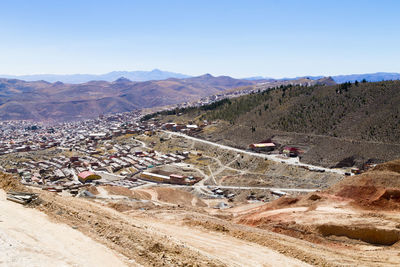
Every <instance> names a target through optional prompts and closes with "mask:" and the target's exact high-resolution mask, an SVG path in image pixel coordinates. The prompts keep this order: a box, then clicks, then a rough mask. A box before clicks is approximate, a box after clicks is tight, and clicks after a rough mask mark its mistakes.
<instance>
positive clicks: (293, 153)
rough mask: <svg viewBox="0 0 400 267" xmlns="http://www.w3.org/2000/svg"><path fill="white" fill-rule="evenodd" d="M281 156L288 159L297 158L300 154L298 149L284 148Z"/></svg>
mask: <svg viewBox="0 0 400 267" xmlns="http://www.w3.org/2000/svg"><path fill="white" fill-rule="evenodd" d="M283 154H286V155H287V156H289V157H297V156H298V155H299V154H300V149H298V148H297V147H289V146H287V147H284V148H283Z"/></svg>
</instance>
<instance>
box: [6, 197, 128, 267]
mask: <svg viewBox="0 0 400 267" xmlns="http://www.w3.org/2000/svg"><path fill="white" fill-rule="evenodd" d="M0 266H18V267H20V266H30V267H31V266H126V264H125V262H124V259H123V258H122V256H120V255H117V254H116V253H114V252H113V251H112V250H110V249H109V248H107V247H105V246H103V245H101V244H99V243H96V242H95V241H93V240H92V239H90V238H89V237H87V236H85V235H84V234H82V233H81V232H79V231H77V230H75V229H72V228H71V227H69V226H67V225H65V224H57V223H54V222H51V221H50V220H49V218H48V216H46V215H45V214H43V213H41V212H39V211H37V210H35V209H31V208H25V207H24V206H22V205H20V204H17V203H14V202H11V201H8V200H6V194H5V192H4V191H3V190H0Z"/></svg>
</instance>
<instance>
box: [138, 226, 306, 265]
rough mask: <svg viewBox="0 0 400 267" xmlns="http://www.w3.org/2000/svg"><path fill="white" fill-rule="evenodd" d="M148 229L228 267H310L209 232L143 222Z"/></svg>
mask: <svg viewBox="0 0 400 267" xmlns="http://www.w3.org/2000/svg"><path fill="white" fill-rule="evenodd" d="M144 222H145V223H146V225H147V226H148V227H149V229H151V230H154V231H156V232H162V233H163V234H166V235H168V236H169V237H170V238H171V239H173V240H175V241H176V242H179V243H183V244H184V245H185V246H189V247H190V248H192V249H194V250H196V251H199V252H200V253H201V254H203V255H206V256H208V257H210V258H214V259H217V260H220V261H221V262H223V263H224V264H226V265H227V266H310V265H308V264H306V263H304V262H302V261H299V260H297V259H294V258H290V257H287V256H285V255H283V254H280V253H279V252H277V251H274V250H272V249H269V248H267V247H263V246H260V245H257V244H255V243H251V242H246V241H244V240H240V239H237V238H234V237H230V236H228V235H224V234H220V233H215V232H214V233H210V232H205V231H201V230H198V229H193V228H188V227H185V226H182V225H175V224H172V223H163V222H160V221H156V220H155V221H154V222H149V221H148V220H146V221H144Z"/></svg>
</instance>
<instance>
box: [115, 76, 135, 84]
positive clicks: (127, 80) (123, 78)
mask: <svg viewBox="0 0 400 267" xmlns="http://www.w3.org/2000/svg"><path fill="white" fill-rule="evenodd" d="M114 82H116V83H126V82H132V81H131V80H129V79H127V78H125V77H120V78H118V79H116V80H115V81H114Z"/></svg>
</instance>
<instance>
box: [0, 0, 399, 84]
mask: <svg viewBox="0 0 400 267" xmlns="http://www.w3.org/2000/svg"><path fill="white" fill-rule="evenodd" d="M399 11H400V1H396V0H392V1H383V0H375V1H374V0H365V1H361V0H359V1H356V0H354V1H352V0H346V1H340V0H331V1H329V0H319V1H307V0H298V1H284V0H282V1H277V0H276V1H273V0H270V1H267V0H265V1H251V0H247V1H245V0H243V1H235V0H230V1H225V0H213V1H206V0H201V1H200V0H198V1H191V0H186V1H184V0H182V1H174V0H164V1H151V0H148V1H145V0H142V1H134V0H131V1H128V0H127V1H119V0H113V1H102V0H96V1H89V0H87V1H85V0H79V1H76V0H64V1H54V0H48V1H41V0H35V1H32V0H26V1H20V0H3V1H1V3H0V73H1V74H16V75H20V74H36V73H57V74H62V73H98V74H99V73H106V72H109V71H113V70H151V69H154V68H159V69H162V70H168V71H174V72H180V73H185V74H190V75H200V74H204V73H211V74H213V75H231V76H233V77H247V76H256V75H262V76H269V77H276V78H278V77H293V76H300V75H335V74H350V73H370V72H378V71H385V72H400V28H399V26H400V15H399Z"/></svg>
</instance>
